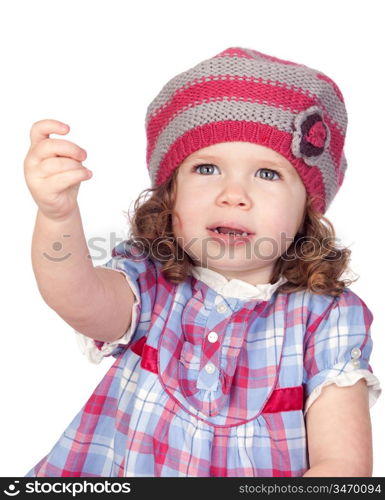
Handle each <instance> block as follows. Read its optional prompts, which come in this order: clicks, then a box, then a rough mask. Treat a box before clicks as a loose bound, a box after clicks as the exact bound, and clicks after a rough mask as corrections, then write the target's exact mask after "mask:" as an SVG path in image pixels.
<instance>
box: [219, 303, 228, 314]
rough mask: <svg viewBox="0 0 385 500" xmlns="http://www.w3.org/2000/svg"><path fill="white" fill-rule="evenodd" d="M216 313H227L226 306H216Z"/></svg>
mask: <svg viewBox="0 0 385 500" xmlns="http://www.w3.org/2000/svg"><path fill="white" fill-rule="evenodd" d="M217 311H218V312H219V313H224V312H226V311H227V306H225V304H219V306H217Z"/></svg>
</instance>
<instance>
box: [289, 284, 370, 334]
mask: <svg viewBox="0 0 385 500" xmlns="http://www.w3.org/2000/svg"><path fill="white" fill-rule="evenodd" d="M288 311H289V314H290V313H292V314H293V315H295V316H296V317H298V312H299V311H300V317H301V318H302V320H303V322H304V323H305V324H306V325H307V326H309V325H314V326H315V325H318V324H321V323H322V322H324V321H329V322H330V323H335V324H337V323H338V324H341V325H342V324H343V323H346V325H349V324H351V323H357V322H359V323H362V324H366V325H369V324H370V323H371V322H372V320H373V314H372V312H371V310H370V309H369V307H368V305H367V304H366V303H365V301H364V300H363V299H362V298H361V297H360V296H359V295H358V294H357V293H355V292H354V291H353V290H351V289H350V288H348V287H345V288H344V289H343V290H342V292H341V293H340V294H339V295H330V294H318V293H314V292H312V291H311V290H301V291H298V292H293V293H290V294H289V298H288Z"/></svg>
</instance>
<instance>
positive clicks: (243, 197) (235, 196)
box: [217, 183, 251, 208]
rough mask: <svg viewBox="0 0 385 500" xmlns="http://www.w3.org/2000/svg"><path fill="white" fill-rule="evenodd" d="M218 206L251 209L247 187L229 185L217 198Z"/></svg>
mask: <svg viewBox="0 0 385 500" xmlns="http://www.w3.org/2000/svg"><path fill="white" fill-rule="evenodd" d="M217 203H218V205H224V206H240V207H243V208H250V206H251V198H250V196H249V194H248V192H247V189H246V187H244V186H241V185H239V184H236V183H231V184H228V185H227V186H226V187H225V188H224V189H223V190H222V191H221V193H220V194H219V195H218V197H217Z"/></svg>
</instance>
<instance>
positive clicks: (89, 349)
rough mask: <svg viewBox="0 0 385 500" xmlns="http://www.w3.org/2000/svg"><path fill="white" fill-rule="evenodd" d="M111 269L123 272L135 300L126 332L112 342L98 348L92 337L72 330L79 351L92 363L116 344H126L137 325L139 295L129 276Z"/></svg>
mask: <svg viewBox="0 0 385 500" xmlns="http://www.w3.org/2000/svg"><path fill="white" fill-rule="evenodd" d="M109 269H111V268H109ZM111 270H112V271H116V272H118V273H121V274H123V276H124V277H125V278H126V280H127V282H128V284H129V285H130V287H131V290H132V292H133V294H134V295H135V300H134V303H133V305H132V313H131V324H130V326H129V327H128V330H127V331H126V333H125V334H124V335H123V336H122V337H120V338H119V339H116V340H114V341H112V342H104V343H103V345H102V347H101V349H98V347H97V346H96V344H95V342H94V339H92V338H91V337H87V336H86V335H84V334H82V333H80V332H78V331H76V330H74V332H75V333H76V340H77V343H78V346H79V348H80V350H81V352H82V353H83V354H84V355H85V356H86V358H87V359H88V361H90V363H94V364H99V363H100V362H101V361H102V359H103V358H104V357H105V356H109V355H110V354H111V353H112V352H113V351H114V349H115V348H116V346H117V345H118V344H123V345H124V344H128V343H129V341H130V340H131V337H132V335H133V333H134V331H135V329H136V327H137V322H138V307H139V303H140V297H138V294H137V292H136V290H135V286H134V285H133V283H132V281H131V279H130V277H129V276H128V275H127V274H126V273H124V272H123V271H119V270H118V269H111Z"/></svg>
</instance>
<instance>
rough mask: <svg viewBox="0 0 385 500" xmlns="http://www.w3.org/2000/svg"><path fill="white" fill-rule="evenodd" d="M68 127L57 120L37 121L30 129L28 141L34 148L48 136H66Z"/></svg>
mask: <svg viewBox="0 0 385 500" xmlns="http://www.w3.org/2000/svg"><path fill="white" fill-rule="evenodd" d="M69 129H70V128H69V126H68V125H66V124H65V123H63V122H59V121H58V120H39V121H38V122H35V123H34V124H33V125H32V127H31V132H30V139H31V147H34V146H35V145H36V144H38V143H39V142H40V141H42V140H44V139H48V138H49V134H62V135H64V134H67V133H68V132H69Z"/></svg>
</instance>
